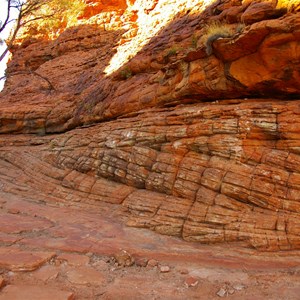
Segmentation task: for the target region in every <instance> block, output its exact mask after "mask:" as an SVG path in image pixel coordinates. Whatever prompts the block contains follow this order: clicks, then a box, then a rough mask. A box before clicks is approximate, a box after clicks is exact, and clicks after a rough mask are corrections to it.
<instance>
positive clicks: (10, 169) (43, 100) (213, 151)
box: [0, 0, 300, 250]
mask: <svg viewBox="0 0 300 300" xmlns="http://www.w3.org/2000/svg"><path fill="white" fill-rule="evenodd" d="M208 2H209V1H206V2H205V1H187V0H181V1H167V0H159V1H154V0H153V1H139V0H136V1H111V3H110V5H108V6H103V3H102V2H101V1H93V2H90V4H91V6H90V7H88V9H87V10H86V12H85V14H84V16H83V20H81V22H82V24H81V25H79V26H78V27H76V28H70V29H67V30H66V31H65V32H64V33H63V34H62V35H61V36H60V37H59V38H58V39H57V40H54V41H47V40H44V41H36V42H35V43H29V42H26V41H25V42H24V43H23V44H22V45H20V46H18V47H17V46H16V47H15V49H14V53H13V58H12V60H11V62H10V64H9V66H8V70H7V75H8V79H7V82H6V86H5V89H4V91H3V92H2V94H1V98H0V105H1V111H0V132H1V133H2V134H3V135H2V139H1V148H0V165H1V168H0V183H1V185H0V189H1V190H2V191H3V192H4V193H7V194H15V195H22V196H24V197H25V196H26V197H30V198H32V199H33V200H37V201H41V200H42V199H43V200H42V201H49V202H51V201H52V202H58V203H59V202H77V201H86V202H89V203H95V202H97V201H104V202H108V203H113V204H117V205H120V207H123V210H122V214H123V216H124V218H125V219H126V220H127V224H128V225H129V226H135V227H145V228H149V229H152V230H155V231H156V232H158V233H162V234H168V235H174V236H179V237H181V238H183V239H185V240H187V241H198V242H202V243H231V242H232V243H237V242H238V243H241V244H242V245H245V246H250V247H255V248H258V249H261V250H288V249H299V248H300V219H299V213H300V202H299V201H300V156H299V149H300V148H299V147H300V143H299V125H298V123H299V122H300V121H299V120H300V118H299V114H300V110H299V104H300V100H298V99H300V95H299V94H300V85H299V82H300V74H299V66H300V22H299V20H300V18H299V13H298V12H297V5H296V4H295V5H294V6H293V7H288V10H287V9H286V8H284V7H283V6H281V7H279V6H278V5H277V4H278V3H274V1H260V2H255V3H252V2H251V1H250V2H249V1H248V2H246V1H216V2H214V3H208ZM276 2H277V1H276ZM276 5H277V6H276ZM84 18H85V19H84ZM225 23H226V24H227V25H226V26H229V27H230V29H231V32H232V33H231V35H225V34H224V32H223V31H218V32H216V33H215V34H214V35H211V36H209V37H206V39H204V36H205V33H206V31H207V26H210V25H207V24H217V26H219V27H220V28H221V29H223V30H224V28H223V27H224V26H225V25H224V24H225ZM228 24H229V25H228ZM220 28H219V29H218V30H220ZM58 133H60V134H58ZM16 134H18V135H16ZM33 194H36V195H38V196H33Z"/></svg>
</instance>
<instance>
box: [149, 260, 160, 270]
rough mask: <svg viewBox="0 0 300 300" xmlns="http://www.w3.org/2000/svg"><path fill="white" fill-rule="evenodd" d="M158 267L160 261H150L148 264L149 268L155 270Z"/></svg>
mask: <svg viewBox="0 0 300 300" xmlns="http://www.w3.org/2000/svg"><path fill="white" fill-rule="evenodd" d="M157 265H158V261H157V260H155V259H150V260H149V261H148V263H147V267H150V268H153V267H156V266H157Z"/></svg>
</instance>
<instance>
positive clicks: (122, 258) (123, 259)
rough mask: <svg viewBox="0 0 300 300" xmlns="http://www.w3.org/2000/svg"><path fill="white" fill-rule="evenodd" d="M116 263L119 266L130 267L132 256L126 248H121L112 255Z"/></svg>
mask: <svg viewBox="0 0 300 300" xmlns="http://www.w3.org/2000/svg"><path fill="white" fill-rule="evenodd" d="M114 258H115V260H116V263H117V264H118V266H121V267H130V266H132V265H133V264H134V258H133V257H132V256H131V254H130V253H128V252H127V251H126V250H121V251H120V252H119V253H117V254H115V255H114Z"/></svg>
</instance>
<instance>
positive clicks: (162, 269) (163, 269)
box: [159, 266, 170, 273]
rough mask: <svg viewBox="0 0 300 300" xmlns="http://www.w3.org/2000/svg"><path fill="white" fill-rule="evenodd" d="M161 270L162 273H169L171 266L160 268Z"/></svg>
mask: <svg viewBox="0 0 300 300" xmlns="http://www.w3.org/2000/svg"><path fill="white" fill-rule="evenodd" d="M159 270H160V272H161V273H168V272H170V267H169V266H160V267H159Z"/></svg>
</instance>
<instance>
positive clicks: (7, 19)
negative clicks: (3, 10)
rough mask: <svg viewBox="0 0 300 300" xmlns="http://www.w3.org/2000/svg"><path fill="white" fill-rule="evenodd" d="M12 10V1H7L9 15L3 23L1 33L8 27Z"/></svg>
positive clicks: (0, 28)
mask: <svg viewBox="0 0 300 300" xmlns="http://www.w3.org/2000/svg"><path fill="white" fill-rule="evenodd" d="M10 8H11V0H7V14H6V19H5V21H4V22H3V24H2V25H1V27H0V32H2V31H3V30H4V28H5V27H6V25H7V24H8V23H9V17H10Z"/></svg>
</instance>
